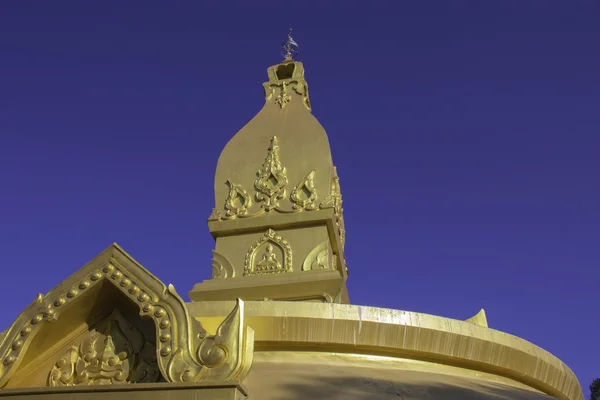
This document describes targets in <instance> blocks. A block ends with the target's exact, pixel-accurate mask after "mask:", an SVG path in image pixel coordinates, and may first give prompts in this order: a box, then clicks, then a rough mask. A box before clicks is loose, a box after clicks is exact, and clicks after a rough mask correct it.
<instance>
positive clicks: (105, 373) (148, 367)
mask: <svg viewBox="0 0 600 400" xmlns="http://www.w3.org/2000/svg"><path fill="white" fill-rule="evenodd" d="M159 376H160V371H159V370H158V364H157V360H156V347H155V346H154V345H152V344H150V343H149V342H148V341H147V340H145V338H144V335H143V334H142V332H140V330H139V329H137V328H136V327H135V326H133V325H132V324H130V323H129V322H128V321H127V320H126V319H125V317H123V315H122V314H121V313H120V312H119V311H118V310H115V311H113V313H112V315H111V316H110V317H109V318H108V324H107V326H106V327H105V329H104V330H103V331H101V332H98V331H96V332H90V333H88V335H87V337H86V338H85V339H84V340H83V342H82V343H81V345H80V346H79V347H76V346H72V347H71V348H69V350H67V352H66V354H65V355H64V356H63V357H61V358H60V359H59V360H58V361H57V363H56V364H55V365H54V367H52V370H51V371H50V375H49V376H48V385H49V386H75V385H110V384H115V383H132V382H136V383H143V382H146V383H149V382H156V381H157V380H158V378H159Z"/></svg>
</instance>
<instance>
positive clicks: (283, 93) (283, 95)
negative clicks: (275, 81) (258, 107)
mask: <svg viewBox="0 0 600 400" xmlns="http://www.w3.org/2000/svg"><path fill="white" fill-rule="evenodd" d="M288 84H289V83H288V82H285V81H284V82H281V85H280V86H279V87H280V88H281V90H280V91H279V96H277V99H275V103H276V104H277V105H278V106H279V107H280V108H281V109H283V108H284V107H285V106H286V104H287V103H289V102H290V100H291V97H290V95H288V92H287V86H288Z"/></svg>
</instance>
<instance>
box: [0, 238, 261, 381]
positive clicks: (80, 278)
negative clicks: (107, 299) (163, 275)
mask: <svg viewBox="0 0 600 400" xmlns="http://www.w3.org/2000/svg"><path fill="white" fill-rule="evenodd" d="M103 281H104V282H107V283H110V284H112V285H113V286H114V287H115V288H117V289H118V290H119V291H120V292H121V293H123V294H124V295H125V296H126V297H127V298H128V299H129V300H130V301H131V302H133V303H135V304H136V305H137V306H138V307H139V309H140V315H141V316H142V317H143V318H149V319H151V320H152V321H154V323H155V326H156V347H157V353H158V356H157V357H158V358H157V362H158V367H159V370H160V372H161V374H162V376H163V377H164V378H165V379H166V380H167V381H169V382H179V381H188V382H190V381H197V380H200V379H202V380H235V379H239V380H241V379H243V378H244V377H245V376H246V375H247V373H248V372H249V369H250V366H251V365H252V355H253V344H254V333H253V331H252V330H251V329H250V328H248V327H246V326H245V325H244V323H243V304H244V303H243V302H242V301H241V300H238V302H237V304H236V306H235V308H234V310H233V311H232V312H231V314H229V316H228V317H227V318H226V319H225V321H224V322H223V323H222V324H221V326H220V327H219V329H218V331H217V334H216V335H215V336H211V337H207V333H206V331H205V330H204V328H202V325H201V324H200V323H199V322H198V321H196V320H195V319H193V318H190V316H189V314H188V312H187V308H186V306H185V302H184V301H183V299H181V297H180V296H179V295H178V294H177V292H176V291H175V288H174V287H173V286H172V285H169V286H168V287H167V286H165V285H164V284H163V283H162V282H161V281H160V280H158V278H156V277H155V276H154V275H152V274H151V273H150V272H148V271H147V270H146V269H144V268H143V267H142V266H141V265H139V264H137V263H136V262H135V261H133V260H132V259H131V258H130V257H129V256H128V255H127V254H126V253H124V252H123V251H122V250H121V249H120V248H119V247H118V246H116V245H113V246H111V247H110V248H109V249H108V250H106V251H105V252H104V253H103V254H102V255H100V256H99V257H97V258H96V260H94V261H93V262H91V263H90V264H88V265H87V266H86V267H84V268H82V269H81V270H79V271H78V272H77V273H76V274H75V275H73V276H71V277H70V278H68V279H67V280H65V281H64V282H63V283H62V284H61V285H60V286H58V287H57V288H56V289H54V290H52V291H51V292H50V293H48V294H47V295H46V296H43V295H41V294H40V295H38V297H37V298H36V300H35V301H34V302H33V303H32V304H31V305H30V306H28V307H27V308H26V309H25V310H24V311H23V312H22V313H21V314H20V315H19V317H17V319H16V320H15V322H14V323H13V324H12V326H11V327H10V328H9V329H8V330H7V331H6V334H5V335H4V337H3V338H2V341H1V342H0V359H1V360H2V362H1V363H0V388H1V387H3V386H5V385H6V383H7V381H8V380H9V379H10V377H11V376H12V374H13V373H14V371H15V370H16V369H17V368H18V366H19V364H20V363H21V361H22V359H23V355H24V353H25V352H26V351H27V348H28V347H29V345H30V344H31V342H32V340H33V338H34V337H35V336H36V335H37V334H38V333H39V331H40V327H41V326H43V325H45V324H47V323H52V322H53V321H58V319H59V317H60V314H61V313H62V312H64V311H65V310H67V309H69V308H70V307H72V306H76V303H77V302H78V301H85V300H84V299H83V298H82V297H81V293H85V292H87V291H89V290H90V288H92V287H94V286H96V285H98V283H99V282H103ZM75 288H79V290H76V289H75ZM55 323H56V322H55ZM121 328H123V326H122V325H121ZM107 346H108V347H110V345H109V343H107ZM216 360H217V361H218V362H217V361H216Z"/></svg>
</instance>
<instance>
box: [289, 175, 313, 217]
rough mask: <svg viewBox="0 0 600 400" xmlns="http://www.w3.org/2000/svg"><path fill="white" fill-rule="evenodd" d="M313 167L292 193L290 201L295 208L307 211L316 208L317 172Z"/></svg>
mask: <svg viewBox="0 0 600 400" xmlns="http://www.w3.org/2000/svg"><path fill="white" fill-rule="evenodd" d="M316 172H317V170H315V169H313V170H312V171H310V172H309V173H308V174H307V175H306V176H305V177H304V178H303V179H302V181H300V183H299V184H298V185H296V187H294V189H292V192H291V193H290V201H291V202H292V203H293V205H292V207H293V208H294V209H304V210H307V211H312V210H316V209H317V207H316V205H315V202H316V201H317V190H316V188H315V173H316Z"/></svg>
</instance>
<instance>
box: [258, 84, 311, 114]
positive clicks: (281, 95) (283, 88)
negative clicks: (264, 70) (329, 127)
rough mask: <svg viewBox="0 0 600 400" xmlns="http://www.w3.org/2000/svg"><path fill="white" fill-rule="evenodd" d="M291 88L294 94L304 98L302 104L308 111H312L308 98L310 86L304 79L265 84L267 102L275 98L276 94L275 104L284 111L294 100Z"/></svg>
mask: <svg viewBox="0 0 600 400" xmlns="http://www.w3.org/2000/svg"><path fill="white" fill-rule="evenodd" d="M289 88H291V89H292V91H293V92H294V93H296V94H297V95H300V96H302V104H304V107H306V109H307V110H308V111H311V106H310V99H309V96H308V85H307V84H306V81H305V80H304V79H290V80H286V81H281V82H280V83H273V82H267V83H265V84H264V89H265V100H267V101H269V100H271V99H272V98H273V96H274V95H275V93H276V92H278V93H277V96H276V97H275V104H277V105H278V106H279V107H280V108H281V109H283V108H284V107H285V106H286V105H287V104H288V103H289V102H290V101H291V100H292V99H291V96H290V92H289Z"/></svg>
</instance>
